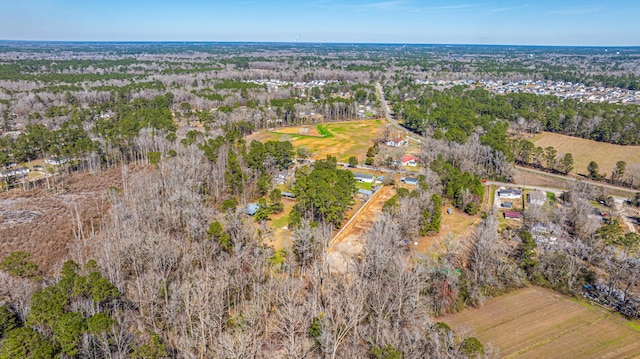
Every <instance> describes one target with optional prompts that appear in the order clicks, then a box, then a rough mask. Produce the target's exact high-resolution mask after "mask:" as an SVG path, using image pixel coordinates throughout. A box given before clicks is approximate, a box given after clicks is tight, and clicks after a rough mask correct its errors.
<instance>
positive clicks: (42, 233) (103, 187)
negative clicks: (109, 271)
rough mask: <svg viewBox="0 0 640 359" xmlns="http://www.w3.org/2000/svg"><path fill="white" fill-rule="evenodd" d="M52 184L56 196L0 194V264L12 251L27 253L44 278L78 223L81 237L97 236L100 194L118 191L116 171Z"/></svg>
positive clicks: (101, 208) (17, 192)
mask: <svg viewBox="0 0 640 359" xmlns="http://www.w3.org/2000/svg"><path fill="white" fill-rule="evenodd" d="M131 172H132V171H131ZM56 180H58V181H59V182H58V185H57V188H58V190H57V191H55V190H47V189H46V188H37V189H33V190H30V191H26V192H25V191H22V190H21V189H14V190H12V191H9V192H4V193H0V260H3V259H4V258H5V257H6V256H8V255H9V254H10V253H12V252H15V251H27V252H31V260H33V261H34V262H35V263H36V264H38V267H39V268H40V269H41V271H42V272H43V274H45V275H50V274H51V273H52V270H53V269H54V268H53V267H54V266H55V264H56V263H58V262H59V261H61V260H62V259H64V258H65V257H66V256H67V253H68V244H69V243H70V242H71V241H72V240H73V238H74V237H73V231H74V228H75V230H76V231H77V229H78V226H77V219H78V218H79V219H80V222H81V223H82V225H81V228H82V229H83V231H84V232H90V231H91V230H96V231H97V229H98V226H99V224H100V220H101V218H102V217H103V215H104V214H105V213H106V211H107V209H108V203H107V201H106V191H107V189H108V188H109V187H111V186H116V187H121V186H122V172H121V170H120V169H112V170H107V171H104V172H102V173H100V174H98V175H92V174H89V173H77V174H73V175H71V176H69V177H67V178H65V179H64V180H63V179H62V178H56ZM62 181H64V182H62ZM74 222H76V225H74Z"/></svg>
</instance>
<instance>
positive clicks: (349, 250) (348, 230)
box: [327, 186, 395, 272]
mask: <svg viewBox="0 0 640 359" xmlns="http://www.w3.org/2000/svg"><path fill="white" fill-rule="evenodd" d="M394 193H395V191H394V189H393V187H391V186H384V187H382V188H380V189H379V190H378V191H376V193H374V195H373V196H372V197H371V198H370V199H369V200H368V201H367V203H365V204H364V206H362V207H361V208H360V209H359V210H358V212H356V213H355V214H354V215H353V217H351V219H350V220H349V221H348V222H347V223H346V224H345V225H344V226H343V227H342V229H341V230H340V231H339V232H338V233H337V234H336V236H335V237H333V239H332V240H331V243H330V244H329V249H328V251H327V255H328V260H329V264H330V266H331V267H332V268H333V269H335V270H337V271H339V272H344V271H346V269H347V267H348V263H349V262H350V260H351V259H350V257H352V256H356V255H359V254H360V253H362V245H363V239H364V234H365V232H366V231H367V230H368V229H369V228H371V227H372V226H373V224H374V223H375V221H376V220H377V218H378V215H380V214H381V213H382V206H383V205H384V203H385V202H386V201H387V200H388V199H389V198H391V197H392V196H393V195H394Z"/></svg>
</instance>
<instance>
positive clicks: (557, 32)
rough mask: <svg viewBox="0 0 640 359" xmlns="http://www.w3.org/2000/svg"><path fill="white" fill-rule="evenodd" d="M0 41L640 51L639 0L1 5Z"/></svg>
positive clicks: (67, 0)
mask: <svg viewBox="0 0 640 359" xmlns="http://www.w3.org/2000/svg"><path fill="white" fill-rule="evenodd" d="M0 39H1V40H62V41H249V42H254V41H256V42H263V41H264V42H295V41H298V42H348V43H417V44H505V45H567V46H639V45H640V1H638V0H619V1H616V0H611V1H606V0H603V1H591V0H537V1H535V0H529V1H527V0H521V1H507V0H484V1H483V0H478V1H475V0H466V1H465V0H387V1H385V0H381V1H376V0H343V1H336V0H296V1H293V0H270V1H261V0H248V1H244V0H228V1H217V0H209V1H207V0H181V1H168V0H128V1H127V0H0Z"/></svg>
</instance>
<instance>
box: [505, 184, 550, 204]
mask: <svg viewBox="0 0 640 359" xmlns="http://www.w3.org/2000/svg"><path fill="white" fill-rule="evenodd" d="M522 193H523V192H522V191H521V190H519V189H515V188H501V189H500V190H498V197H499V198H500V199H519V198H522ZM546 201H547V195H546V194H545V193H544V192H542V191H531V192H530V193H529V194H527V202H528V203H529V204H534V205H537V206H542V205H544V204H545V202H546ZM505 203H510V202H505ZM507 208H510V207H507Z"/></svg>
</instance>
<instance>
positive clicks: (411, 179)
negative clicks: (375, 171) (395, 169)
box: [400, 177, 418, 185]
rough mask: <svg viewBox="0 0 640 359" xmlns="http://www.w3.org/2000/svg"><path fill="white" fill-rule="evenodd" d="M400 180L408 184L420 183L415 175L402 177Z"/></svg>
mask: <svg viewBox="0 0 640 359" xmlns="http://www.w3.org/2000/svg"><path fill="white" fill-rule="evenodd" d="M400 180H401V181H402V182H404V183H406V184H411V185H417V184H418V179H417V178H414V177H402V178H401V179H400Z"/></svg>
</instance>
